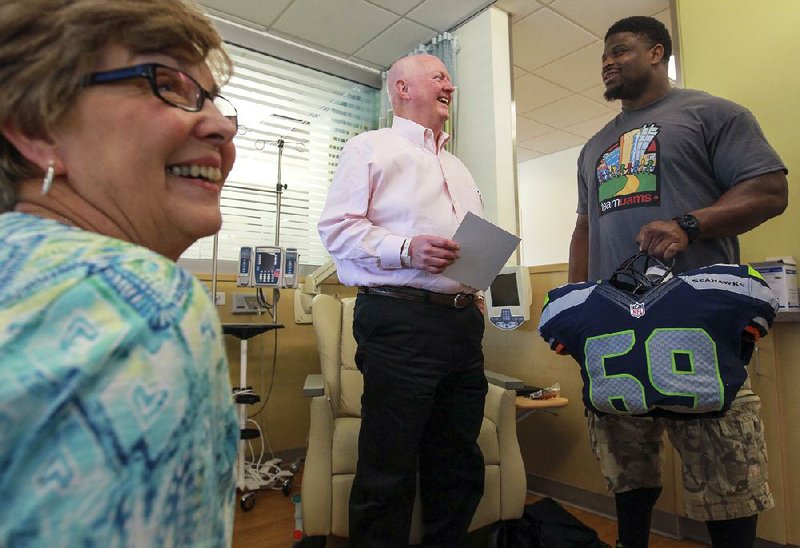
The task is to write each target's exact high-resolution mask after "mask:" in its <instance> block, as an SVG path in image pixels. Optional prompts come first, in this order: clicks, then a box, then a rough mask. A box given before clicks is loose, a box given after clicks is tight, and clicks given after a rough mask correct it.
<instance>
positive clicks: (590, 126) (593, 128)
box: [564, 112, 617, 139]
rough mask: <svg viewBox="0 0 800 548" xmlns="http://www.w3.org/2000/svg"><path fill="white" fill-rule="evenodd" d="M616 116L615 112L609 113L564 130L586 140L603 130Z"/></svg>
mask: <svg viewBox="0 0 800 548" xmlns="http://www.w3.org/2000/svg"><path fill="white" fill-rule="evenodd" d="M616 115H617V113H616V112H609V113H606V114H603V115H601V116H598V117H597V118H590V119H588V120H584V121H582V122H578V123H577V124H574V125H571V126H567V127H566V128H564V129H566V130H567V131H568V132H570V133H574V134H576V135H580V136H581V137H584V138H586V139H588V138H590V137H591V136H592V135H594V134H595V133H597V132H598V131H600V130H601V129H603V126H605V125H606V124H607V123H608V122H610V121H611V120H613V119H614V117H615V116H616Z"/></svg>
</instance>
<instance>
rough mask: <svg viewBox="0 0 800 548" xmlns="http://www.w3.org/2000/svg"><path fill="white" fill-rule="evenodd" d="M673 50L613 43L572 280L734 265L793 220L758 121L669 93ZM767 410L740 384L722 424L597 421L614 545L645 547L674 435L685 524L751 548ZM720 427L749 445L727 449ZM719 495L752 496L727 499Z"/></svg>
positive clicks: (618, 39) (628, 39)
mask: <svg viewBox="0 0 800 548" xmlns="http://www.w3.org/2000/svg"><path fill="white" fill-rule="evenodd" d="M671 49H672V44H671V39H670V36H669V33H668V32H667V30H666V28H665V27H664V25H663V24H662V23H660V22H659V21H657V20H656V19H653V18H651V17H639V16H637V17H628V18H625V19H622V20H620V21H618V22H617V23H615V24H614V25H612V26H611V28H610V29H609V30H608V32H607V34H606V37H605V49H604V52H603V62H602V74H603V82H604V84H605V87H606V93H605V96H606V99H609V100H612V99H621V100H622V112H621V113H620V114H619V115H618V116H617V117H616V118H615V119H614V120H612V121H611V122H610V123H609V124H608V125H606V126H605V127H604V128H603V129H602V130H600V131H599V132H598V133H597V135H595V136H594V137H592V139H590V140H589V142H588V143H587V144H586V146H585V147H584V149H583V150H582V151H581V154H580V159H579V161H578V220H577V223H576V226H575V231H574V232H573V235H572V241H571V243H570V260H569V281H570V282H580V281H586V280H588V279H599V278H604V279H607V278H609V277H610V276H611V274H612V273H613V272H614V270H615V269H616V268H617V267H618V266H619V265H620V263H621V262H622V261H624V260H625V259H626V258H628V257H630V256H631V255H633V254H634V253H635V252H636V251H638V250H640V249H641V250H643V251H646V252H647V253H649V254H650V255H653V256H655V257H659V258H662V259H665V260H670V259H672V258H673V257H674V258H675V260H676V262H675V270H676V271H678V272H681V271H684V270H687V269H693V268H697V267H700V266H705V265H710V264H714V263H719V262H725V263H732V262H738V261H739V245H738V241H737V238H736V237H737V235H739V234H742V233H744V232H746V231H748V230H750V229H752V228H755V227H756V226H758V225H760V224H761V223H763V222H764V221H766V220H768V219H770V218H771V217H774V216H776V215H779V214H780V213H781V212H783V210H784V209H785V208H786V205H787V200H788V185H787V182H786V176H785V173H786V168H785V167H784V165H783V163H782V162H781V160H780V158H779V157H778V155H777V154H776V153H775V151H774V150H773V149H772V148H771V147H770V146H769V144H768V143H767V141H766V139H765V138H764V135H763V134H762V132H761V129H760V128H759V126H758V123H757V122H756V120H755V118H754V117H753V115H752V114H751V113H750V112H749V111H747V109H745V108H743V107H741V106H739V105H736V104H734V103H732V102H730V101H726V100H724V99H719V98H716V97H713V96H711V95H708V94H707V93H703V92H699V91H693V90H680V89H672V87H671V85H670V82H669V78H668V76H667V63H668V60H669V56H670V53H671ZM759 406H760V402H759V400H758V397H757V396H756V395H755V394H753V393H752V390H750V389H749V383H746V384H745V386H744V387H743V388H742V390H741V391H740V392H739V394H738V396H737V398H736V400H735V401H734V403H733V405H732V406H731V409H730V411H729V412H728V413H727V414H726V415H725V416H723V417H721V418H718V419H694V420H688V421H683V420H681V421H676V420H672V419H668V418H662V417H659V418H655V419H637V418H632V417H628V416H611V415H604V416H598V415H595V414H593V413H589V431H590V438H591V442H592V448H593V450H594V452H595V454H596V455H597V457H598V459H599V461H600V466H601V469H602V471H603V475H604V477H605V479H606V483H607V485H608V487H609V489H611V491H612V492H614V494H615V501H616V505H617V519H618V532H619V544H618V545H621V546H624V547H625V548H640V547H646V546H647V542H648V538H649V528H650V515H651V513H652V509H653V506H654V505H655V502H656V500H657V499H658V496H659V495H660V493H661V470H660V462H661V461H660V458H661V457H660V454H661V452H662V449H663V448H662V446H661V439H662V436H663V433H664V432H665V431H666V432H667V433H668V435H669V438H670V441H671V442H672V444H673V445H674V446H675V448H676V449H677V450H678V451H679V453H680V454H681V459H682V462H683V480H684V493H685V495H684V499H685V503H686V512H687V514H688V515H689V517H691V518H694V519H699V520H703V521H705V522H706V523H707V525H708V530H709V533H710V535H711V539H712V542H713V544H714V546H715V547H723V546H732V547H733V546H735V547H743V548H744V547H748V546H752V545H753V543H754V541H755V531H756V523H757V516H758V512H760V511H763V510H767V509H769V508H771V507H772V506H773V505H774V502H773V498H772V494H771V492H770V490H769V486H768V484H767V481H766V448H765V445H764V439H763V430H762V425H761V420H760V418H759ZM719 429H722V430H723V431H730V432H740V433H742V436H744V432H749V433H750V434H749V438H748V439H747V440H744V439H730V440H728V439H721V437H720V436H715V435H714V432H716V431H718V430H719ZM733 437H734V438H735V437H736V436H733ZM698 448H702V451H698ZM705 453H710V455H706V454H705ZM731 459H732V461H731ZM738 463H743V465H742V466H739V465H738ZM725 485H738V486H741V485H745V486H747V487H746V488H743V489H737V490H736V492H735V493H732V492H730V490H728V489H725V488H724V487H720V486H725Z"/></svg>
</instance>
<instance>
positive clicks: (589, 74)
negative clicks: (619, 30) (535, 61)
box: [534, 42, 603, 91]
mask: <svg viewBox="0 0 800 548" xmlns="http://www.w3.org/2000/svg"><path fill="white" fill-rule="evenodd" d="M602 55H603V44H602V43H601V42H594V43H592V44H589V45H588V46H586V47H585V48H581V49H579V50H577V51H574V52H572V53H570V54H569V55H567V56H565V57H562V58H561V59H558V60H557V61H553V62H552V63H550V64H547V65H545V66H543V67H541V68H538V69H536V70H535V71H534V74H536V75H537V76H541V77H542V78H544V79H545V80H549V81H550V82H553V83H554V84H558V85H559V86H561V87H565V88H567V89H569V90H571V91H582V90H584V89H586V88H588V87H591V86H593V85H595V84H596V83H597V82H598V80H599V79H600V64H601V63H600V58H601V56H602Z"/></svg>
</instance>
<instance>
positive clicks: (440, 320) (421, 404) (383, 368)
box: [349, 295, 487, 548]
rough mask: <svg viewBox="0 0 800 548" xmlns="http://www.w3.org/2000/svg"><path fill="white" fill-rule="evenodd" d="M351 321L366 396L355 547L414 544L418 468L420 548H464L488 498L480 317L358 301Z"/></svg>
mask: <svg viewBox="0 0 800 548" xmlns="http://www.w3.org/2000/svg"><path fill="white" fill-rule="evenodd" d="M354 315H355V319H354V323H353V333H354V336H355V338H356V342H357V343H358V350H357V352H356V364H357V366H358V368H359V370H360V371H361V372H362V373H363V375H364V394H363V396H362V398H361V414H362V422H361V432H360V434H359V442H358V467H357V470H356V477H355V481H354V483H353V490H352V492H351V495H350V507H349V512H350V544H351V546H356V547H365V548H367V547H368V548H381V547H392V548H395V547H405V546H408V538H409V530H410V527H411V512H412V508H413V505H414V497H415V492H416V477H417V470H419V483H420V495H421V500H422V509H423V523H424V529H425V538H424V545H425V546H447V547H457V546H462V545H464V543H465V539H466V533H467V528H468V526H469V523H470V521H471V520H472V516H473V514H474V513H475V508H476V507H477V505H478V502H479V501H480V499H481V496H482V495H483V482H484V464H483V455H482V454H481V452H480V449H479V448H478V444H477V439H478V434H479V432H480V427H481V422H482V420H483V409H484V401H485V398H486V391H487V383H486V377H485V374H484V369H483V351H482V348H481V341H482V338H483V329H484V321H483V314H482V313H481V311H480V310H479V309H478V308H477V306H475V305H474V304H473V305H470V306H468V307H466V308H463V309H456V308H451V307H445V306H442V305H437V304H428V303H416V302H410V301H405V300H399V299H394V298H391V297H385V296H380V295H359V296H358V298H357V300H356V305H355V313H354Z"/></svg>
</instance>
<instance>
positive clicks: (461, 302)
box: [453, 293, 472, 308]
mask: <svg viewBox="0 0 800 548" xmlns="http://www.w3.org/2000/svg"><path fill="white" fill-rule="evenodd" d="M470 304H472V299H471V298H470V295H468V294H467V293H456V295H455V297H453V306H454V307H456V308H466V307H468V306H469V305H470Z"/></svg>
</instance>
